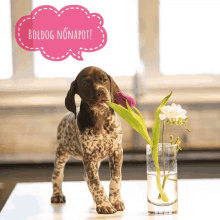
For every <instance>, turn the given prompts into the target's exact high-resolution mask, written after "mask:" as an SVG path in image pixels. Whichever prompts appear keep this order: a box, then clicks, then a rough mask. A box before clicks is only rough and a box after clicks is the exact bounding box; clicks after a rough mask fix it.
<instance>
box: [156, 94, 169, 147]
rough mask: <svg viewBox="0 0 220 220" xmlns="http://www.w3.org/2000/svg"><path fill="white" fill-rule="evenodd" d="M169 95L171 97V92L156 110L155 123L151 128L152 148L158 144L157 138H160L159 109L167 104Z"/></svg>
mask: <svg viewBox="0 0 220 220" xmlns="http://www.w3.org/2000/svg"><path fill="white" fill-rule="evenodd" d="M171 95H172V91H171V93H170V94H169V95H168V96H166V97H165V98H164V99H163V100H162V102H161V104H160V106H159V107H158V108H157V111H156V116H155V122H154V126H153V145H154V146H155V145H158V143H159V136H160V117H159V114H160V113H161V108H162V107H163V106H164V105H165V104H166V103H167V101H168V99H169V98H170V96H171Z"/></svg>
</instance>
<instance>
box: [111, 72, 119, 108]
mask: <svg viewBox="0 0 220 220" xmlns="http://www.w3.org/2000/svg"><path fill="white" fill-rule="evenodd" d="M108 78H109V80H110V94H111V102H114V103H116V104H118V103H117V102H115V95H116V93H117V92H119V91H120V89H119V87H118V85H117V84H116V83H115V81H114V80H113V79H112V77H111V76H109V75H108Z"/></svg>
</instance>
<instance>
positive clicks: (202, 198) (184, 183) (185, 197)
mask: <svg viewBox="0 0 220 220" xmlns="http://www.w3.org/2000/svg"><path fill="white" fill-rule="evenodd" d="M102 184H103V186H104V188H105V190H106V192H107V194H108V186H109V181H102ZM63 192H64V195H65V196H66V200H67V201H66V203H65V204H51V203H50V198H51V195H52V183H50V182H46V183H19V184H17V185H16V186H15V189H14V190H13V192H12V194H11V196H10V197H9V199H8V201H7V202H6V204H5V206H4V208H3V210H2V212H1V214H0V219H3V220H26V219H27V220H35V219H40V220H50V219H56V220H57V219H65V220H67V219H71V220H81V219H88V220H90V219H92V220H95V219H99V220H100V219H109V220H119V219H123V220H124V219H126V220H129V219H131V220H139V219H145V220H148V219H151V220H154V219H155V220H160V219H163V220H166V219H169V220H176V219H178V220H191V219H192V220H197V219H199V220H203V219H204V220H207V219H213V220H217V219H220V179H201V180H178V193H179V196H178V198H179V213H178V214H176V215H171V216H149V215H148V210H147V181H143V180H140V181H122V191H121V194H122V199H123V201H124V203H125V210H124V211H123V212H117V213H115V214H111V215H103V214H101V215H100V214H97V213H96V210H95V204H94V202H93V199H92V196H91V194H90V192H89V190H88V187H87V185H86V183H85V182H64V183H63Z"/></svg>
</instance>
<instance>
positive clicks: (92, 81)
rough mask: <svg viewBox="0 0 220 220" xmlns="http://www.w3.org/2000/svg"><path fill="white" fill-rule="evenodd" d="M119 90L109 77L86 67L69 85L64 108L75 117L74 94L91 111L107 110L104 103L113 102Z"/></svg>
mask: <svg viewBox="0 0 220 220" xmlns="http://www.w3.org/2000/svg"><path fill="white" fill-rule="evenodd" d="M119 91H120V89H119V87H118V86H117V84H116V83H115V82H114V80H113V79H112V77H111V76H109V75H108V74H107V73H106V72H104V71H103V70H101V69H100V68H97V67H86V68H85V69H83V70H82V71H81V72H80V73H79V74H78V76H77V77H76V79H75V80H74V81H73V82H72V83H71V86H70V90H69V91H68V93H67V96H66V99H65V106H66V108H67V109H68V110H69V111H71V112H73V113H74V114H75V116H76V103H75V94H78V95H79V96H80V97H81V99H82V102H83V103H86V104H87V105H88V106H89V107H90V108H91V109H98V108H108V107H109V106H108V105H107V104H105V101H111V102H115V98H114V97H115V95H116V93H117V92H119Z"/></svg>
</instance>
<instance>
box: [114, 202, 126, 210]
mask: <svg viewBox="0 0 220 220" xmlns="http://www.w3.org/2000/svg"><path fill="white" fill-rule="evenodd" d="M113 205H114V206H115V208H116V209H117V211H123V210H124V209H125V205H124V203H123V202H122V201H120V200H117V201H116V202H115V203H114V204H113Z"/></svg>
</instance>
